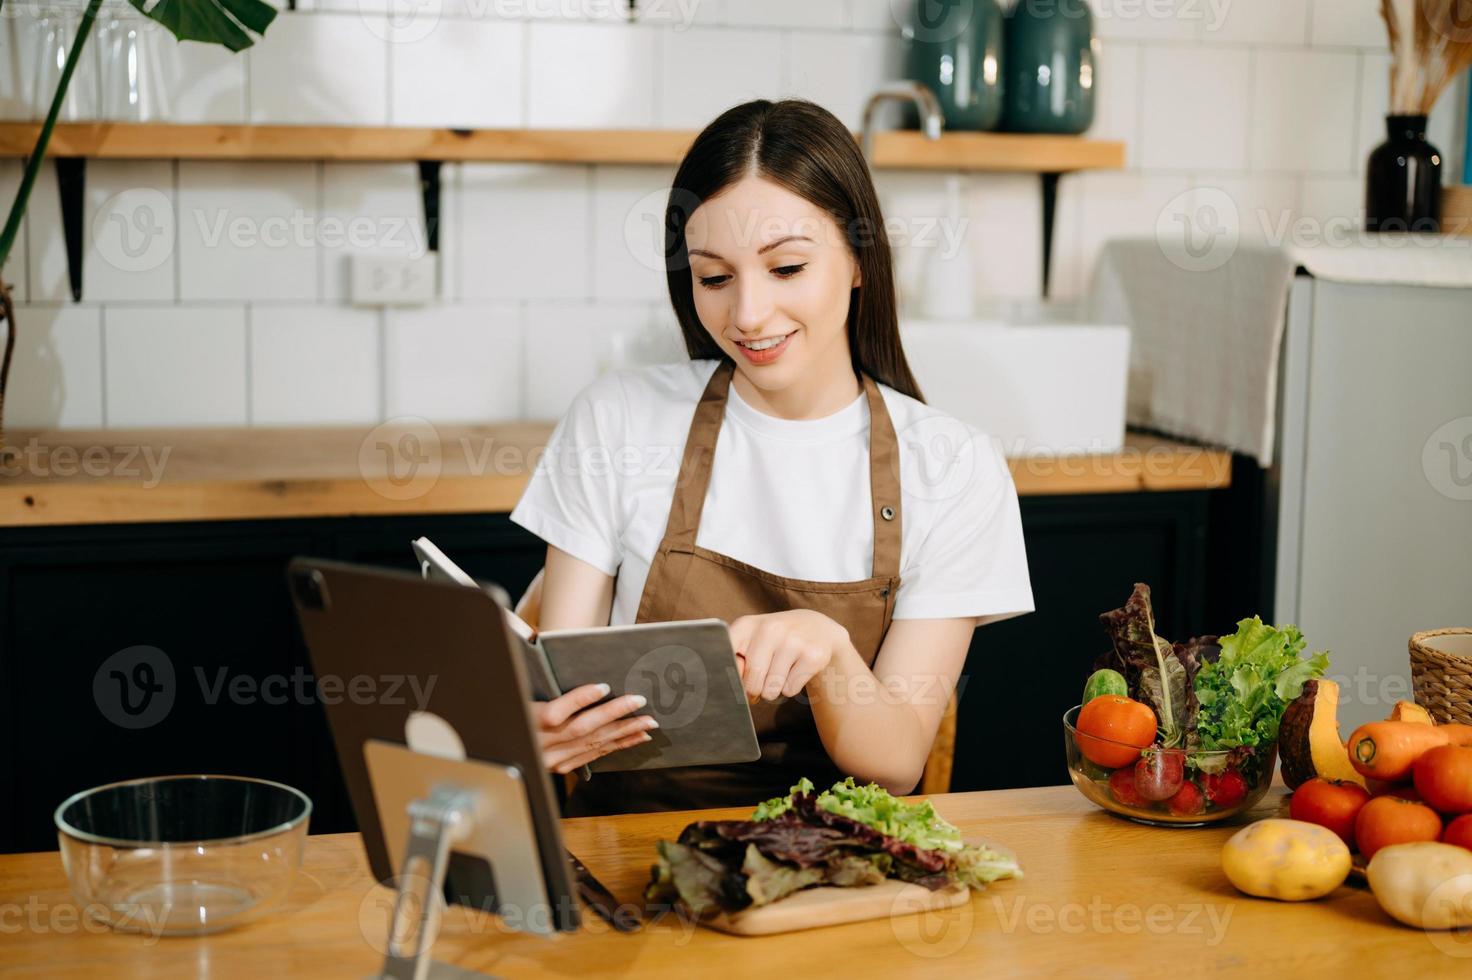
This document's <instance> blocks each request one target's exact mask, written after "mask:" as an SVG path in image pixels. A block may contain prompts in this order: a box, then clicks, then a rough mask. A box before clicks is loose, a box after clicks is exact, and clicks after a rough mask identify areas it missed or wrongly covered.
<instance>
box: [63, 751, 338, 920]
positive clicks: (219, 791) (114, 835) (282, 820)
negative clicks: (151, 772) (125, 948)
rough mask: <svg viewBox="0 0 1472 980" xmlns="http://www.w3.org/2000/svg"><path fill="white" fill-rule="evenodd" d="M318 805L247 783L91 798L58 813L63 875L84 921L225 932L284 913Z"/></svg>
mask: <svg viewBox="0 0 1472 980" xmlns="http://www.w3.org/2000/svg"><path fill="white" fill-rule="evenodd" d="M311 813H312V801H311V800H310V799H308V798H307V797H306V795H305V794H303V793H301V792H300V791H298V790H295V789H292V788H291V787H290V786H283V785H282V784H281V783H273V782H269V781H267V780H264V779H249V778H245V777H240V776H159V777H155V778H151V779H134V780H129V781H128V782H123V783H112V784H110V785H107V786H99V787H97V788H95V789H89V790H85V791H84V792H81V793H78V794H76V795H75V796H73V797H71V798H69V799H68V800H66V802H64V803H62V804H61V806H59V807H57V808H56V829H57V838H58V840H59V841H60V844H61V860H62V865H63V866H64V867H65V869H66V876H67V881H68V882H69V883H70V884H71V888H72V892H73V894H75V895H76V897H77V901H78V902H79V903H80V904H81V905H82V908H83V911H84V912H85V913H86V914H87V915H89V916H91V917H92V918H94V919H98V920H100V921H102V922H106V923H107V924H109V925H111V926H112V927H113V928H115V929H120V930H123V931H127V932H146V933H150V934H152V935H182V934H196V935H198V934H202V933H207V932H218V931H219V930H221V929H229V928H231V927H233V926H237V925H240V924H241V923H244V922H249V921H250V920H252V919H254V918H257V917H258V916H260V915H262V914H263V913H265V912H266V911H268V910H269V909H270V908H271V907H272V906H274V905H276V904H277V903H279V902H280V901H281V900H282V899H283V898H284V897H285V896H286V893H287V891H289V890H290V888H291V883H292V879H293V878H294V877H295V876H296V872H297V868H299V867H300V866H301V861H302V847H303V844H304V843H305V841H306V836H307V820H308V818H309V817H310V816H311Z"/></svg>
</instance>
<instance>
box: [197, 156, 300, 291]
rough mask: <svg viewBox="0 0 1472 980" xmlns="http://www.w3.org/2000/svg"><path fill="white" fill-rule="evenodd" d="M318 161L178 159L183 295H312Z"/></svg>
mask: <svg viewBox="0 0 1472 980" xmlns="http://www.w3.org/2000/svg"><path fill="white" fill-rule="evenodd" d="M318 171H319V167H318V165H317V164H311V163H260V162H248V163H233V162H217V161H196V160H184V161H181V162H180V163H179V204H178V209H179V215H178V220H179V294H180V298H181V299H183V300H186V301H188V300H220V299H231V300H240V301H246V300H256V301H259V300H315V299H316V298H317V290H318V276H317V265H318V258H319V256H318V254H317V251H316V249H315V247H314V243H315V242H316V241H318V236H319V234H320V232H321V227H320V223H319V222H320V217H321V215H320V212H319V210H318V207H317V201H318V187H317V180H318Z"/></svg>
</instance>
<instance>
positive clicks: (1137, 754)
mask: <svg viewBox="0 0 1472 980" xmlns="http://www.w3.org/2000/svg"><path fill="white" fill-rule="evenodd" d="M1079 707H1081V706H1076V707H1073V708H1069V709H1068V711H1067V712H1065V713H1064V715H1063V748H1064V752H1065V753H1066V756H1067V759H1068V777H1069V778H1070V779H1072V780H1073V785H1074V786H1076V787H1078V791H1079V792H1080V793H1082V794H1084V795H1085V796H1087V797H1088V798H1089V799H1090V800H1092V801H1093V802H1095V803H1097V804H1098V805H1099V806H1101V807H1103V808H1104V809H1106V810H1108V811H1109V812H1110V813H1117V814H1119V815H1120V816H1122V817H1129V818H1130V819H1131V820H1135V821H1138V822H1140V823H1146V824H1153V825H1157V826H1171V827H1201V826H1204V825H1205V824H1210V823H1217V822H1218V821H1221V820H1229V819H1231V818H1232V817H1235V816H1237V815H1238V814H1239V813H1245V812H1247V811H1248V810H1250V809H1252V808H1253V807H1254V806H1256V805H1257V803H1258V801H1259V800H1261V799H1262V798H1263V795H1264V794H1266V793H1267V791H1268V788H1269V787H1270V786H1272V783H1273V770H1274V768H1275V766H1276V765H1277V761H1278V746H1277V743H1276V742H1275V743H1273V744H1271V745H1258V746H1251V747H1245V746H1244V747H1241V748H1236V749H1230V750H1225V751H1211V752H1207V751H1202V750H1187V749H1153V748H1152V749H1148V750H1146V754H1145V755H1144V756H1143V758H1144V759H1145V762H1144V768H1145V770H1146V771H1145V772H1143V773H1139V774H1138V775H1139V777H1140V778H1139V779H1138V780H1137V778H1136V776H1137V772H1136V768H1137V766H1140V765H1141V762H1140V760H1141V758H1142V753H1141V750H1140V749H1138V748H1136V747H1134V746H1131V745H1126V744H1124V743H1123V742H1115V741H1111V740H1110V739H1107V738H1100V737H1099V736H1097V735H1084V736H1080V735H1079V733H1078V731H1077V730H1076V729H1075V728H1074V725H1075V724H1076V723H1077V721H1078V713H1079ZM1081 738H1082V740H1083V741H1084V742H1085V743H1090V744H1089V748H1090V749H1091V751H1090V752H1089V754H1088V755H1086V754H1085V752H1084V749H1083V748H1081V747H1080V744H1079V743H1080V739H1081ZM1101 748H1102V749H1103V750H1104V751H1100V749H1101ZM1089 755H1093V756H1094V759H1106V758H1107V759H1108V761H1109V762H1110V763H1111V765H1109V766H1105V765H1101V764H1100V763H1098V762H1096V761H1094V760H1093V759H1090V758H1089ZM1125 759H1128V760H1130V761H1128V762H1123V764H1121V762H1122V760H1125ZM1151 783H1154V786H1152V785H1151ZM1141 784H1144V785H1145V786H1146V787H1147V789H1148V790H1149V791H1150V793H1151V795H1159V791H1160V790H1162V789H1163V790H1165V791H1167V792H1172V793H1173V794H1174V793H1179V794H1180V795H1173V796H1172V797H1170V798H1167V799H1150V798H1148V797H1146V796H1144V795H1142V794H1141V792H1140V786H1141Z"/></svg>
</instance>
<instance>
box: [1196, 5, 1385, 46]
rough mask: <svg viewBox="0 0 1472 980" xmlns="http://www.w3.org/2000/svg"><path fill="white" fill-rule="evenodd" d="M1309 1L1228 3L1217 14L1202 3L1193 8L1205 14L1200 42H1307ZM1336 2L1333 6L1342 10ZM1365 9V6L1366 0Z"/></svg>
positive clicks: (1284, 43)
mask: <svg viewBox="0 0 1472 980" xmlns="http://www.w3.org/2000/svg"><path fill="white" fill-rule="evenodd" d="M1309 3H1310V0H1229V2H1226V3H1220V4H1219V8H1220V12H1219V13H1218V12H1215V11H1212V10H1211V6H1210V4H1208V3H1206V2H1205V0H1201V2H1200V3H1199V4H1198V5H1197V6H1198V7H1199V8H1202V9H1204V10H1205V11H1206V13H1207V16H1206V17H1205V19H1204V20H1203V21H1202V24H1201V40H1203V41H1205V42H1207V43H1230V44H1281V45H1289V44H1298V45H1301V44H1303V43H1304V42H1305V41H1307V39H1308V30H1309V23H1308V21H1309ZM1346 5H1347V4H1345V2H1344V0H1339V2H1338V3H1337V4H1336V6H1346ZM1364 5H1365V6H1369V5H1370V4H1369V0H1366V3H1365V4H1364Z"/></svg>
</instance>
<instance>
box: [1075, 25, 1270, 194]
mask: <svg viewBox="0 0 1472 980" xmlns="http://www.w3.org/2000/svg"><path fill="white" fill-rule="evenodd" d="M1250 58H1251V55H1250V54H1249V52H1247V51H1246V50H1243V49H1239V48H1220V49H1218V48H1201V47H1185V46H1181V47H1177V46H1165V47H1154V46H1152V47H1148V48H1146V49H1145V64H1144V73H1143V75H1142V76H1141V77H1142V82H1141V84H1142V86H1143V87H1144V92H1145V98H1144V106H1143V109H1142V114H1143V116H1144V120H1143V124H1142V126H1141V137H1140V155H1139V160H1140V166H1141V167H1144V168H1147V169H1149V168H1161V169H1173V170H1181V169H1192V168H1205V167H1211V168H1214V169H1220V170H1237V169H1242V168H1245V167H1246V165H1247V104H1248V103H1247V100H1248V93H1249V88H1248V79H1249V71H1248V68H1249V62H1250ZM1100 84H1101V85H1102V84H1103V82H1102V80H1101V83H1100Z"/></svg>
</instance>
